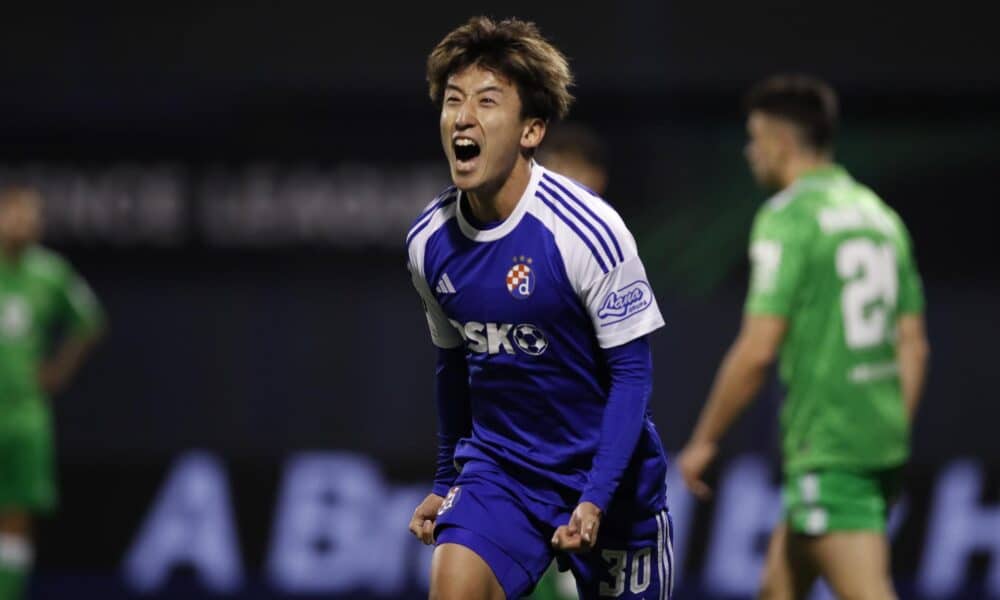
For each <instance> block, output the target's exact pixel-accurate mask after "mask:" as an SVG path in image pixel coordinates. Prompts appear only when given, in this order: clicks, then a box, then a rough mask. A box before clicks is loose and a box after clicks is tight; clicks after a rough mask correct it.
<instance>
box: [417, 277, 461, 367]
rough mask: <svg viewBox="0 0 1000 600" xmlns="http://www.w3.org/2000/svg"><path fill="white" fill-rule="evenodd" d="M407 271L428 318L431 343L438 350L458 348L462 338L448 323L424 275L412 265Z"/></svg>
mask: <svg viewBox="0 0 1000 600" xmlns="http://www.w3.org/2000/svg"><path fill="white" fill-rule="evenodd" d="M407 269H408V270H409V271H410V278H411V279H412V281H413V287H414V289H416V290H417V294H418V295H419V296H420V302H421V304H422V305H423V309H424V315H425V316H426V317H427V328H428V329H429V330H430V334H431V341H432V342H433V343H434V345H435V346H437V347H438V348H445V349H447V348H457V347H458V346H460V345H461V344H462V337H461V336H460V335H459V333H458V330H456V329H455V328H454V327H452V325H451V323H450V322H449V321H448V317H447V316H446V315H445V314H444V309H442V308H441V305H440V304H438V301H437V299H436V298H435V297H434V294H432V293H431V289H430V286H428V285H427V281H426V280H425V279H424V277H423V275H421V274H420V273H419V272H418V271H417V270H416V269H415V268H413V265H412V264H409V263H407Z"/></svg>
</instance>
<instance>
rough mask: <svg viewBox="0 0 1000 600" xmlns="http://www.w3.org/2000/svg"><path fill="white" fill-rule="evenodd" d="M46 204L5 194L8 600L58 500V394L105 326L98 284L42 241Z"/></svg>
mask: <svg viewBox="0 0 1000 600" xmlns="http://www.w3.org/2000/svg"><path fill="white" fill-rule="evenodd" d="M41 225H42V223H41V199H40V198H39V196H38V194H37V192H35V191H34V190H32V189H29V188H16V187H8V188H3V189H0V600H12V599H14V598H20V597H21V595H22V593H23V588H24V581H25V578H26V576H27V573H28V571H29V569H30V566H31V562H32V556H33V547H32V542H31V515H32V514H33V513H44V512H48V511H51V510H52V509H53V508H54V507H55V503H56V487H55V473H54V458H55V457H54V450H53V441H52V423H51V412H50V410H49V406H48V396H49V395H51V394H53V393H56V392H58V391H59V390H61V389H62V388H63V387H64V386H65V385H66V384H67V383H68V382H69V380H70V379H71V378H72V376H73V374H74V373H75V372H76V371H77V369H78V368H79V366H80V365H81V364H82V363H83V361H84V359H85V358H86V356H87V355H88V353H89V351H90V349H91V348H92V347H93V345H94V343H95V342H96V340H97V338H98V337H99V335H100V332H101V330H102V328H103V322H104V321H103V317H102V315H101V310H100V307H99V306H98V303H97V301H96V299H95V298H94V295H93V293H92V292H91V291H90V288H88V287H87V284H86V283H84V281H83V280H82V279H80V278H79V277H78V276H77V275H76V273H74V272H73V270H72V268H71V267H70V265H69V264H68V263H67V262H66V261H64V260H63V259H62V258H60V257H59V256H57V255H56V254H54V253H52V252H50V251H48V250H45V249H44V248H42V247H40V246H38V245H37V242H38V239H39V236H40V233H41Z"/></svg>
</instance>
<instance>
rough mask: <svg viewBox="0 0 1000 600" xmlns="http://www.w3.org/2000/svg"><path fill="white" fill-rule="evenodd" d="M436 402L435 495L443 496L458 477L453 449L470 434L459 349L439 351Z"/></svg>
mask: <svg viewBox="0 0 1000 600" xmlns="http://www.w3.org/2000/svg"><path fill="white" fill-rule="evenodd" d="M435 380H436V381H435V402H436V404H437V412H438V456H437V468H436V470H435V473H434V490H433V491H434V493H435V494H438V495H439V496H444V495H445V494H447V493H448V488H450V487H451V485H452V484H453V483H454V482H455V478H456V477H458V470H457V469H456V468H455V447H456V446H457V445H458V442H459V440H461V439H462V438H464V437H468V436H469V435H470V434H471V432H472V416H471V411H470V407H469V385H468V381H469V375H468V366H467V364H466V362H465V350H464V349H462V348H454V349H447V350H445V349H441V350H438V360H437V369H436V371H435Z"/></svg>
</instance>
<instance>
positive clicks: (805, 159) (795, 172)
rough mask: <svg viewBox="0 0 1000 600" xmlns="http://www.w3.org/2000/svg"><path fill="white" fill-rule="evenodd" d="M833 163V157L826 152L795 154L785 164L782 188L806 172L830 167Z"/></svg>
mask: <svg viewBox="0 0 1000 600" xmlns="http://www.w3.org/2000/svg"><path fill="white" fill-rule="evenodd" d="M832 164H833V157H832V156H830V155H829V154H826V153H822V154H821V153H802V154H798V155H796V156H794V157H793V158H792V159H790V160H789V161H788V163H786V164H785V168H784V172H783V173H782V177H781V179H782V181H781V187H782V189H784V188H786V187H788V186H790V185H792V184H793V183H795V182H796V180H798V179H799V177H802V176H803V175H805V174H806V173H809V172H810V171H815V170H817V169H822V168H824V167H829V166H830V165H832Z"/></svg>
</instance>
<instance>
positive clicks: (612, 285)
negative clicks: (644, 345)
mask: <svg viewBox="0 0 1000 600" xmlns="http://www.w3.org/2000/svg"><path fill="white" fill-rule="evenodd" d="M583 302H584V304H585V305H586V307H587V311H588V313H589V314H590V318H591V321H592V322H593V324H594V331H595V332H596V334H597V342H598V344H600V346H601V348H614V347H616V346H621V345H622V344H625V343H628V342H631V341H632V340H634V339H636V338H639V337H642V336H644V335H646V334H648V333H651V332H652V331H654V330H656V329H659V328H660V327H663V316H662V315H661V314H660V307H659V306H658V305H657V303H656V296H655V295H654V294H653V288H652V287H650V285H649V280H648V278H647V277H646V269H645V267H643V265H642V261H641V260H640V259H639V257H638V256H633V257H632V258H629V259H626V260H625V261H624V262H622V263H619V264H618V266H616V267H615V268H614V269H612V270H610V271H608V272H607V273H605V274H603V275H602V276H601V277H598V278H597V279H596V280H595V281H593V282H592V283H591V284H590V286H588V287H587V288H586V289H585V290H584V291H583Z"/></svg>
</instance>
